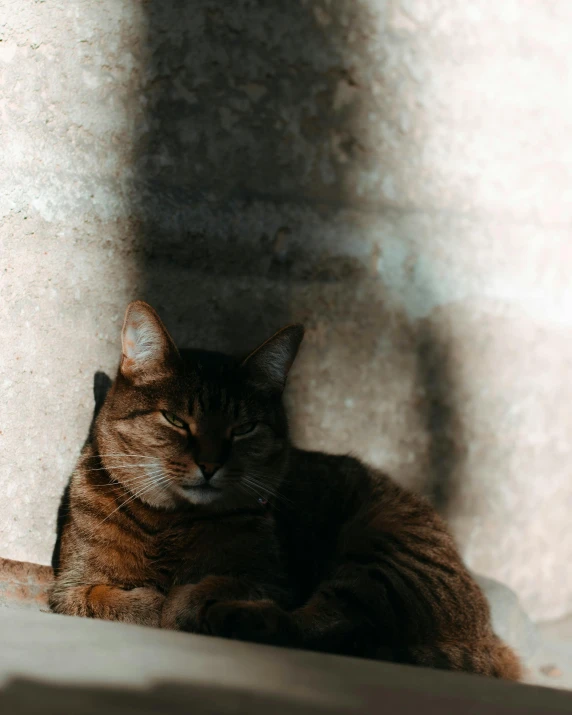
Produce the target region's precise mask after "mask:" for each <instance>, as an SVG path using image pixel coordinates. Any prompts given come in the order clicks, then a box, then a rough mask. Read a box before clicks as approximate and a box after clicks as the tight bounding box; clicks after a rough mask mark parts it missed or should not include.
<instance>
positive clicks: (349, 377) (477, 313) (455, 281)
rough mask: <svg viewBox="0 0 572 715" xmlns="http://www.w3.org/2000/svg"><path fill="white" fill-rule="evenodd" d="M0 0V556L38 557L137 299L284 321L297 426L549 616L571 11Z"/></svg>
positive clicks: (570, 489) (561, 358) (221, 342)
mask: <svg viewBox="0 0 572 715" xmlns="http://www.w3.org/2000/svg"><path fill="white" fill-rule="evenodd" d="M0 5H4V6H5V2H3V1H2V0H0ZM3 15H4V16H5V17H6V20H7V22H6V23H5V24H4V25H1V26H0V32H1V33H2V34H1V36H0V39H1V40H2V41H1V42H0V92H1V105H0V109H1V120H0V121H1V125H0V127H1V129H0V131H1V136H2V139H1V141H2V147H3V171H2V174H1V176H0V182H1V185H0V208H1V216H2V231H1V234H0V240H1V241H2V278H1V279H0V280H1V281H2V282H1V283H0V291H1V293H0V299H1V302H0V311H1V316H0V317H1V320H2V323H1V325H2V338H3V340H2V351H1V355H0V360H1V362H0V384H1V385H2V408H1V409H2V412H1V417H0V419H1V426H0V429H1V430H2V434H1V435H0V440H1V442H0V445H1V452H0V460H1V464H0V485H1V486H0V489H1V490H2V493H3V495H4V500H3V517H4V518H3V520H2V522H1V524H0V555H2V556H6V557H9V558H16V559H29V560H35V561H40V562H42V563H46V562H47V561H48V560H49V556H50V551H51V546H52V543H53V530H54V521H55V512H56V508H57V504H58V500H59V495H60V493H61V491H62V488H63V485H64V483H65V481H66V479H67V477H68V475H69V473H70V471H71V469H72V467H73V463H74V460H75V457H76V455H77V451H78V449H79V447H80V445H81V443H82V441H83V439H84V437H85V433H86V430H87V426H88V423H89V420H90V409H91V406H92V402H93V400H92V379H93V373H94V372H95V371H96V370H98V369H103V370H106V371H108V372H110V371H113V370H114V368H115V365H116V361H117V359H118V350H119V348H118V334H119V329H120V323H121V315H122V312H123V309H124V307H125V303H126V301H127V300H129V299H131V298H134V297H143V298H146V299H147V300H149V301H151V302H152V303H153V304H154V305H155V306H156V307H157V308H158V310H159V311H160V312H161V314H162V315H163V316H164V317H165V320H166V322H167V324H168V326H169V327H170V328H171V330H172V332H173V334H174V336H175V337H176V338H177V339H178V340H179V342H180V343H181V344H187V345H202V346H205V347H218V348H222V349H236V350H238V349H246V348H248V347H249V346H251V345H252V344H255V343H256V342H257V341H258V340H260V339H262V338H264V337H265V336H266V335H267V334H269V333H270V332H272V330H274V329H275V328H277V327H279V326H280V325H281V324H282V323H284V322H286V321H288V320H302V321H304V322H305V323H306V325H307V327H308V333H307V339H306V342H305V346H304V349H303V352H302V354H301V356H300V360H299V363H298V364H297V366H296V369H295V371H294V374H293V376H292V384H291V389H290V393H289V400H290V402H291V404H292V410H293V415H294V431H295V434H296V437H297V439H298V441H299V442H300V443H301V444H303V445H307V446H311V447H314V448H323V449H328V450H332V451H336V452H339V451H347V450H351V451H353V452H354V453H356V454H360V455H362V456H363V457H365V458H366V459H368V460H370V461H371V462H372V463H374V464H377V465H379V466H383V467H385V468H387V469H389V470H391V472H393V473H394V474H395V475H396V476H397V477H398V478H399V479H400V480H401V481H402V482H403V483H404V484H408V485H411V486H413V487H415V488H418V489H420V490H423V491H425V492H426V493H429V494H430V495H432V497H433V498H434V499H435V502H436V503H437V505H438V506H439V508H440V509H441V510H442V512H443V513H444V514H445V515H446V516H447V517H448V518H449V519H450V521H451V524H452V526H453V528H454V530H455V532H456V535H457V537H458V540H459V543H460V545H461V547H462V550H463V553H464V555H465V557H466V559H467V561H468V563H469V565H470V566H471V567H472V568H473V569H475V570H476V571H479V572H481V573H483V574H485V575H488V576H492V577H495V578H497V579H499V580H501V581H503V582H504V583H506V584H508V585H509V586H511V587H512V588H514V589H515V590H516V591H517V592H518V594H519V595H520V597H521V598H522V600H523V602H524V604H525V607H526V608H527V609H528V611H529V612H530V613H531V615H532V616H533V617H535V618H555V617H558V616H560V615H562V614H563V613H565V612H567V611H569V610H572V575H571V574H570V573H569V570H568V569H567V566H568V564H569V563H570V559H571V557H572V530H571V529H570V528H569V510H570V506H572V479H571V477H570V464H571V462H572V446H571V441H570V438H569V435H570V434H572V414H571V413H570V410H569V407H568V406H569V404H570V402H571V398H572V385H571V384H570V382H569V380H568V374H569V372H570V365H571V363H572V341H571V340H570V330H571V323H572V294H571V292H570V289H569V279H568V275H569V272H570V269H571V268H572V247H571V246H570V242H569V240H568V234H569V223H570V206H571V205H572V204H571V201H570V199H571V198H572V197H571V194H572V161H571V158H572V157H571V154H572V142H570V136H571V133H570V129H571V124H572V107H571V104H570V92H569V76H570V72H571V71H572V50H571V49H570V41H569V37H570V35H571V33H572V6H571V5H570V4H569V3H568V2H566V0H553V1H552V2H543V3H540V2H522V1H520V2H517V1H516V0H514V1H511V0H503V2H502V3H499V2H493V1H492V0H475V1H474V2H463V3H455V2H447V0H407V1H405V0H403V1H402V2H398V1H397V0H394V1H390V0H388V1H387V2H385V1H382V0H361V1H358V0H338V1H337V2H330V1H328V0H316V1H315V2H305V1H304V0H296V1H294V0H293V1H292V2H288V3H285V2H282V1H279V0H274V1H273V2H268V1H267V2H262V0H260V2H258V1H254V2H253V1H247V0H233V2H230V1H229V2H225V3H221V2H215V0H194V1H193V2H172V3H169V2H162V0H147V2H145V3H139V2H135V1H134V0H133V1H132V2H129V1H127V0H126V1H125V2H121V3H118V2H114V1H113V0H100V1H99V2H94V1H93V0H91V1H87V0H67V2H65V3H64V2H60V3H54V2H36V3H31V2H25V1H24V0H17V1H16V2H12V3H10V5H9V12H7V13H3Z"/></svg>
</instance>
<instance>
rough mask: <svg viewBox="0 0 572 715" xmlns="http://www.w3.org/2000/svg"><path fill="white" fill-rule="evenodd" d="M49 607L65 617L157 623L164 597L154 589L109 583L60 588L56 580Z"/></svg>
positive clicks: (154, 624)
mask: <svg viewBox="0 0 572 715" xmlns="http://www.w3.org/2000/svg"><path fill="white" fill-rule="evenodd" d="M49 600H50V607H51V608H52V610H53V611H54V612H55V613H63V614H65V615H67V616H83V617H87V618H103V619H104V620H106V621H122V622H123V623H135V624H137V625H141V626H155V627H158V626H159V622H160V617H161V609H162V606H163V601H164V600H165V596H164V595H163V594H162V593H160V592H159V591H157V590H156V589H154V588H150V587H146V586H141V587H138V588H123V587H121V586H114V585H110V584H92V585H89V586H71V587H62V586H61V585H60V584H59V583H58V582H57V581H56V584H55V586H54V587H53V588H52V591H51V593H50V597H49Z"/></svg>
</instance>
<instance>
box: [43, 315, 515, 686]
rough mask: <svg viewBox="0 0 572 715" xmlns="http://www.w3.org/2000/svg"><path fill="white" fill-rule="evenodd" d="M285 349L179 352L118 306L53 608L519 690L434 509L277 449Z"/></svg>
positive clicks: (286, 333) (335, 463) (322, 460)
mask: <svg viewBox="0 0 572 715" xmlns="http://www.w3.org/2000/svg"><path fill="white" fill-rule="evenodd" d="M301 338H302V330H301V329H300V328H299V327H298V326H290V327H289V328H286V329H284V330H283V331H281V332H280V333H278V334H277V335H276V336H274V337H273V338H272V339H270V340H269V341H267V342H266V343H265V344H263V345H262V346H261V347H260V348H259V349H258V350H257V351H255V352H254V353H253V354H252V355H250V356H249V357H248V358H247V359H246V360H244V361H242V362H241V361H237V360H234V359H232V358H228V357H225V356H221V355H218V354H211V353H201V352H193V353H190V354H189V355H188V356H186V357H181V355H180V354H179V352H178V351H177V350H176V348H175V346H174V344H173V343H172V341H171V339H170V337H169V336H168V333H167V332H166V330H165V328H164V327H163V325H162V323H161V322H160V320H159V318H158V317H157V315H156V314H155V313H154V311H153V310H152V309H151V308H150V307H149V306H147V305H146V304H144V303H141V302H137V303H134V304H132V305H131V306H130V307H129V309H128V311H127V315H126V321H125V325H124V330H123V356H122V362H121V366H120V369H119V372H118V375H117V378H116V380H115V383H114V385H113V387H112V389H111V390H110V393H109V395H108V396H107V398H106V401H105V404H104V405H103V408H102V410H101V413H100V415H99V416H98V418H97V421H96V424H95V428H94V430H93V436H92V439H91V441H90V443H89V444H88V445H87V446H86V448H85V450H84V452H83V454H82V456H81V458H80V461H79V463H78V466H77V468H76V470H75V473H74V475H73V478H72V482H71V485H70V489H69V495H68V496H69V511H68V512H67V515H66V518H65V519H64V524H63V531H62V534H61V546H60V552H59V563H58V565H57V579H56V583H55V586H54V588H53V590H52V593H51V606H52V608H53V609H54V610H55V611H58V612H61V613H68V614H76V615H81V616H88V617H96V618H106V619H111V620H122V621H128V622H132V623H141V624H147V625H154V626H159V625H160V626H162V627H165V628H176V629H181V630H188V631H193V632H200V633H210V634H215V635H221V636H226V637H231V638H239V639H245V640H253V641H259V642H267V643H275V644H279V645H288V646H293V647H300V648H307V649H312V650H318V651H325V652H332V653H343V654H347V655H355V656H363V657H369V658H378V659H388V660H393V661H397V662H402V663H410V664H417V665H426V666H430V667H436V668H447V669H451V670H461V671H467V672H472V673H480V674H483V675H490V676H494V677H499V678H507V679H512V680H516V679H518V678H519V677H520V665H519V661H518V658H517V657H516V655H515V654H514V653H513V652H512V650H510V648H508V647H507V646H506V645H505V644H503V643H502V642H501V641H500V640H499V638H497V636H496V635H495V634H494V633H493V630H492V627H491V622H490V615H489V609H488V605H487V603H486V600H485V598H484V596H483V594H482V592H481V591H480V589H479V587H478V586H477V584H476V583H475V582H474V580H473V579H472V578H471V576H470V575H469V573H468V572H467V570H466V568H465V567H464V565H463V563H462V561H461V558H460V556H459V554H458V552H457V549H456V547H455V545H454V543H453V540H452V538H451V536H450V534H449V532H448V530H447V528H446V526H445V524H444V523H443V521H442V520H441V519H440V517H439V516H438V515H437V514H436V512H435V511H434V510H433V508H432V507H431V506H430V505H429V504H428V503H427V502H426V501H425V500H423V499H422V498H420V497H419V496H417V495H415V494H413V493H411V492H409V491H406V490H404V489H402V488H401V487H399V486H398V485H397V484H396V483H395V482H393V481H392V480H391V479H390V478H389V477H387V476H385V475H383V474H380V473H378V472H376V471H375V470H373V469H370V468H369V467H367V466H365V465H364V464H362V463H361V462H359V461H358V460H356V459H354V458H351V457H344V456H333V455H327V454H323V453H319V452H305V451H302V450H298V449H296V448H294V447H293V446H292V445H291V443H290V441H289V438H288V429H287V420H286V416H285V413H284V409H283V407H282V403H281V393H282V389H283V387H284V383H285V380H286V375H287V372H288V369H289V367H290V365H291V363H292V361H293V359H294V357H295V354H296V351H297V349H298V346H299V343H300V341H301ZM201 465H202V466H201Z"/></svg>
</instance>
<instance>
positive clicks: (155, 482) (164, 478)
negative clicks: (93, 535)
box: [99, 474, 169, 526]
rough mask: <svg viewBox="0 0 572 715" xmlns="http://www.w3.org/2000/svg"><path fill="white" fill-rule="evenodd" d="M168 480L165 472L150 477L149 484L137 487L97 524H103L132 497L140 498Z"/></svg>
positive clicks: (132, 498) (131, 499) (130, 500)
mask: <svg viewBox="0 0 572 715" xmlns="http://www.w3.org/2000/svg"><path fill="white" fill-rule="evenodd" d="M168 481H169V477H168V475H166V474H164V475H163V476H161V477H159V479H156V478H155V479H152V480H151V483H150V484H147V485H146V486H144V487H142V488H141V489H139V490H138V491H137V492H135V493H134V494H132V495H131V497H130V498H129V499H126V500H125V501H124V502H121V504H120V505H119V506H118V507H117V508H116V509H114V510H113V511H112V512H111V513H109V514H108V515H107V516H106V517H105V519H103V520H102V521H101V522H100V523H99V526H101V524H103V523H104V522H106V521H107V520H108V519H109V518H110V517H111V516H113V514H115V513H116V512H117V511H119V510H120V509H122V508H123V507H124V506H126V505H127V504H129V503H130V502H132V501H133V500H134V499H140V498H141V497H142V496H143V495H144V494H147V493H148V492H150V491H151V490H152V489H155V488H156V487H158V486H160V485H161V484H164V483H165V482H168Z"/></svg>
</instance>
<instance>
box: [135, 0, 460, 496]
mask: <svg viewBox="0 0 572 715" xmlns="http://www.w3.org/2000/svg"><path fill="white" fill-rule="evenodd" d="M145 7H146V10H147V22H148V36H147V47H146V49H145V53H144V56H145V57H147V65H146V68H145V71H144V77H145V80H144V86H143V95H144V102H145V111H144V116H142V118H141V121H140V125H139V126H138V127H137V134H138V143H137V152H136V156H137V157H138V158H137V160H136V163H135V167H134V169H135V171H134V176H135V178H134V189H135V191H134V195H135V199H134V214H135V215H136V216H137V217H138V218H139V223H138V227H139V232H140V239H141V248H142V257H141V268H142V274H143V283H142V294H141V297H143V298H144V299H146V300H148V301H149V302H150V303H151V304H152V305H153V306H154V307H155V308H156V309H157V310H158V311H159V313H160V315H161V316H162V317H163V318H164V319H165V322H166V324H167V326H168V328H169V329H170V330H171V332H172V334H173V336H174V338H175V341H176V342H177V343H178V344H179V345H180V346H181V347H199V348H204V349H211V350H222V351H225V352H238V353H242V352H245V351H247V350H250V349H252V347H253V346H254V345H256V344H257V343H259V342H261V341H262V340H264V339H265V338H266V337H268V336H269V335H270V334H272V333H273V332H274V331H275V330H276V329H278V328H279V327H281V326H282V325H284V324H285V323H287V322H289V321H291V320H292V319H296V320H302V321H306V322H309V323H310V324H311V327H312V330H313V331H314V327H315V331H314V332H316V331H320V330H322V326H323V325H326V327H327V326H328V325H329V326H333V327H332V329H327V330H326V332H327V336H326V337H325V338H324V340H326V341H327V344H326V347H324V350H325V351H327V350H328V349H333V348H334V343H335V342H336V341H337V343H338V345H342V347H343V344H344V343H346V342H347V341H348V340H351V339H353V336H352V334H351V330H350V331H348V330H345V329H344V328H342V329H339V328H338V327H337V326H339V325H340V324H342V325H343V324H344V323H345V324H349V323H350V322H351V321H354V322H356V321H359V326H360V328H359V329H360V331H361V333H360V335H359V336H358V340H359V341H360V344H362V345H368V346H371V345H372V344H373V343H374V342H375V341H376V340H378V339H379V337H380V335H379V332H378V331H379V319H378V317H377V315H378V314H379V313H380V312H381V311H382V310H385V306H383V307H382V304H383V302H384V299H385V296H384V293H383V291H384V288H383V286H382V285H380V283H379V279H378V283H377V288H376V289H374V290H377V299H375V300H373V301H370V302H367V301H366V302H364V304H363V305H362V306H361V307H360V309H359V312H358V314H357V315H356V313H355V311H354V313H352V312H351V309H350V308H348V307H347V306H351V305H352V303H354V302H355V299H356V296H357V295H358V294H359V292H360V287H361V286H362V285H365V281H367V279H368V275H369V274H368V268H367V266H366V267H365V268H364V262H363V259H361V258H360V259H358V258H356V257H355V253H356V251H355V250H354V251H353V252H352V250H351V247H352V246H354V247H355V244H356V241H359V240H360V230H361V229H360V225H359V224H360V221H361V220H362V219H360V218H357V219H356V218H351V219H349V224H348V218H347V209H348V207H350V208H353V209H356V211H357V212H358V213H359V211H360V210H361V209H362V208H364V207H363V206H360V201H361V199H360V198H359V196H358V194H357V193H356V188H355V183H356V177H357V176H358V175H359V168H360V167H368V166H369V167H371V163H372V161H374V159H372V158H371V157H370V156H369V155H368V152H367V151H365V150H364V146H365V145H366V144H367V142H365V141H364V138H365V136H366V135H367V132H368V121H369V120H368V119H367V116H366V115H367V112H363V111H362V108H361V106H360V96H362V97H363V96H364V93H368V92H370V91H371V88H370V87H369V86H368V85H367V83H366V84H365V85H364V74H363V73H362V75H361V79H360V80H358V79H356V77H357V76H358V75H357V73H356V72H355V71H354V69H355V68H354V66H353V63H354V56H353V55H352V54H351V53H354V54H355V53H356V52H359V51H360V50H359V44H360V42H363V41H362V40H360V39H359V38H360V37H361V38H364V39H365V38H366V37H367V33H368V28H369V26H370V23H371V21H372V20H371V18H370V17H369V16H367V15H366V13H367V12H368V10H366V8H364V7H362V6H360V5H358V4H357V3H354V2H353V0H344V1H342V2H340V3H336V4H330V3H327V2H323V3H322V2H313V3H303V2H285V1H284V0H269V1H267V2H262V1H261V0H232V1H231V0H226V1H223V2H213V0H194V1H193V2H186V1H185V0H178V1H177V2H163V0H149V1H148V2H147V3H146V6H145ZM352 35H353V37H354V39H353V40H351V41H350V39H349V38H350V36H352ZM356 37H357V38H358V39H357V40H356V39H355V38H356ZM348 43H353V44H352V47H351V52H350V48H349V44H348ZM361 61H362V62H364V63H365V62H366V60H364V59H363V57H362V59H361ZM365 76H366V77H367V75H365ZM360 82H361V86H359V85H360ZM358 89H359V91H358ZM384 119H385V118H384V117H383V116H379V118H378V121H379V122H381V121H382V120H384ZM390 121H391V119H390ZM365 208H366V211H368V212H370V214H371V212H372V206H369V207H365ZM400 210H402V209H398V211H397V213H399V211H400ZM344 211H345V214H344V215H345V218H344V221H345V222H346V224H347V234H346V236H345V237H344V238H343V240H340V237H339V236H336V237H333V233H334V231H335V228H336V226H337V225H338V224H339V222H340V221H341V218H340V217H341V214H342V213H344ZM387 211H388V209H387V204H385V208H384V201H383V199H380V201H379V203H376V205H375V207H373V212H374V213H375V212H377V213H378V214H379V218H380V220H381V219H382V218H385V217H386V216H385V214H387ZM384 212H385V213H384ZM394 213H395V210H394ZM356 215H357V214H356ZM369 220H371V216H370V219H369ZM391 220H393V219H391V218H390V219H389V221H391ZM352 222H353V223H352ZM344 242H345V245H344ZM366 263H367V261H366ZM370 283H371V279H370ZM332 284H335V285H339V286H344V287H343V288H340V290H338V291H337V292H336V290H334V291H333V293H332V291H331V290H330V287H331V286H332ZM321 287H323V288H324V291H323V292H327V291H330V293H329V295H330V296H331V295H333V297H326V298H324V299H323V300H322V299H321V295H320V294H321V292H322V290H321ZM344 291H345V292H344ZM370 292H371V291H370ZM332 306H334V307H332ZM403 321H404V323H403V325H402V327H401V328H399V327H397V328H395V326H394V327H393V331H394V334H395V335H396V336H397V337H396V340H397V341H398V342H399V340H400V338H399V335H398V333H399V331H400V330H401V332H402V333H403V334H404V335H411V333H412V332H413V333H415V331H416V325H411V324H409V322H408V320H407V318H403ZM344 330H345V332H344ZM368 331H369V333H368ZM372 331H373V332H375V335H374V334H373V332H372ZM310 339H311V338H310V336H308V338H307V342H308V341H309V340H310ZM414 342H415V341H414ZM417 343H418V349H417V361H418V365H419V370H418V375H417V377H418V379H419V381H420V387H421V389H422V390H424V391H425V393H426V395H427V401H426V404H425V405H424V406H423V407H422V408H421V409H422V415H421V419H422V421H423V422H424V423H425V426H426V429H427V430H428V432H429V436H430V446H429V452H430V454H429V464H430V467H429V471H430V475H429V481H430V485H429V490H430V491H431V492H433V493H434V496H435V500H436V503H437V504H440V505H441V506H444V505H445V503H446V501H447V498H448V497H447V494H448V490H449V486H450V475H451V474H452V472H453V470H454V463H455V460H456V456H455V454H456V452H455V449H456V445H458V444H459V443H461V442H462V437H461V435H460V434H459V429H460V427H459V424H458V422H457V420H456V419H455V405H454V395H453V393H452V382H451V380H450V379H449V375H448V362H447V350H446V348H445V345H444V344H443V342H442V341H440V340H438V339H435V336H434V335H432V333H431V330H430V329H429V328H427V327H423V328H421V332H420V335H419V339H418V341H417ZM357 347H358V349H356V353H355V355H356V359H358V357H359V359H364V357H365V358H366V359H367V360H369V361H371V364H372V365H373V364H374V363H375V362H376V361H377V360H378V356H377V354H376V353H375V350H373V349H371V348H369V347H368V348H361V349H359V346H357ZM414 349H415V348H414ZM368 350H369V352H368ZM342 352H343V350H342ZM313 359H315V360H316V359H320V358H319V356H314V358H313ZM396 362H398V361H396ZM368 369H369V368H368ZM400 369H404V368H401V367H399V366H398V367H397V368H396V370H397V372H399V370H400ZM343 372H344V365H342V364H340V365H339V374H338V376H332V377H331V378H328V379H336V380H337V379H339V378H340V376H341V380H340V388H339V391H340V392H341V391H346V392H349V391H350V390H351V388H352V385H351V381H350V380H349V379H348V381H347V382H348V384H347V385H344V384H343ZM393 378H394V375H391V374H390V375H378V374H376V373H375V369H374V368H372V379H373V380H378V381H379V380H385V379H387V380H388V381H391V380H392V379H393ZM322 379H324V378H322ZM398 381H399V380H397V382H398ZM366 394H367V392H366ZM381 397H382V399H383V396H381ZM370 399H379V397H377V396H373V395H372V397H371V398H370ZM387 399H391V398H390V396H388V397H387ZM358 400H362V401H363V397H359V396H358ZM366 407H367V406H366ZM296 409H297V408H296ZM296 409H295V411H296ZM381 429H383V425H380V430H381ZM453 430H454V431H455V437H454V439H453V438H452V436H451V435H452V432H453ZM310 446H314V445H310Z"/></svg>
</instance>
